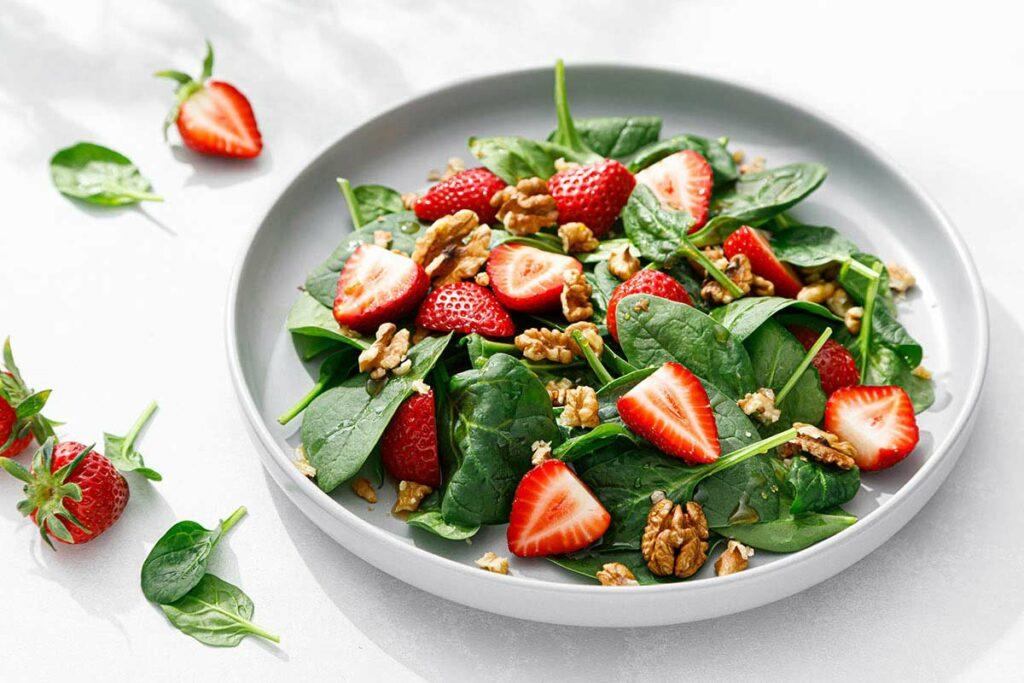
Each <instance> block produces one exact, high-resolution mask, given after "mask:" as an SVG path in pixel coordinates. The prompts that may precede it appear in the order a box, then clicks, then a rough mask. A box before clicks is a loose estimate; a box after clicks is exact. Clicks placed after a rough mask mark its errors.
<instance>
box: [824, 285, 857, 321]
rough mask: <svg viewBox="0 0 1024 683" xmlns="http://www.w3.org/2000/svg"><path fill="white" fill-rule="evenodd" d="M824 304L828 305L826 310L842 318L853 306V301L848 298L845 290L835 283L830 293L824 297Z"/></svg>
mask: <svg viewBox="0 0 1024 683" xmlns="http://www.w3.org/2000/svg"><path fill="white" fill-rule="evenodd" d="M825 306H827V307H828V310H830V311H832V312H833V313H835V314H836V315H838V316H839V317H840V318H842V317H843V316H844V315H846V312H847V311H849V310H850V308H852V307H853V301H852V300H851V299H850V295H849V294H847V293H846V290H845V289H843V288H842V287H839V286H838V285H837V286H836V288H835V291H834V292H832V295H831V296H830V297H829V298H827V299H825Z"/></svg>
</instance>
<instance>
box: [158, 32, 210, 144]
mask: <svg viewBox="0 0 1024 683" xmlns="http://www.w3.org/2000/svg"><path fill="white" fill-rule="evenodd" d="M153 75H154V76H156V77H157V78H169V79H171V80H172V81H175V82H176V83H177V84H178V87H177V89H176V90H175V91H174V105H173V106H172V107H171V110H170V111H169V112H167V116H165V117H164V140H165V141H166V140H167V129H168V128H170V127H171V126H172V125H173V124H175V123H177V121H178V113H179V112H180V111H181V105H182V104H184V103H185V100H187V99H188V98H190V97H192V95H194V94H195V93H196V92H198V91H199V90H202V89H203V86H204V85H206V81H207V80H209V78H210V76H212V75H213V45H212V44H210V41H209V40H207V41H206V57H204V58H203V70H202V71H201V72H200V74H199V78H192V77H191V76H189V75H188V74H187V73H185V72H184V71H176V70H174V69H167V70H165V71H157V72H156V73H155V74H153Z"/></svg>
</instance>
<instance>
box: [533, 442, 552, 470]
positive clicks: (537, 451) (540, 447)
mask: <svg viewBox="0 0 1024 683" xmlns="http://www.w3.org/2000/svg"><path fill="white" fill-rule="evenodd" d="M530 450H531V451H532V452H533V455H532V457H531V458H530V462H532V463H533V464H534V466H536V465H539V464H541V463H542V462H544V461H545V460H550V459H551V442H550V441H534V442H533V443H532V444H530Z"/></svg>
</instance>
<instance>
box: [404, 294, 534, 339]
mask: <svg viewBox="0 0 1024 683" xmlns="http://www.w3.org/2000/svg"><path fill="white" fill-rule="evenodd" d="M416 326H417V327H425V328H427V329H428V330H434V331H436V332H464V333H465V334H471V333H473V332H476V333H477V334H482V335H484V336H485V337H511V336H512V335H513V334H515V333H516V326H515V323H513V322H512V316H510V315H509V314H508V311H506V310H505V309H504V308H502V306H501V303H500V302H499V301H498V300H497V299H496V298H495V296H494V295H493V294H492V293H491V292H490V290H488V289H487V288H485V287H481V286H480V285H478V284H476V283H475V282H454V283H452V284H450V285H444V286H443V287H438V288H437V289H435V290H434V291H433V292H431V293H430V295H429V296H428V297H427V298H426V300H425V301H424V302H423V304H422V305H421V306H420V310H419V313H417V314H416Z"/></svg>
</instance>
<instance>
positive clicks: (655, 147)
mask: <svg viewBox="0 0 1024 683" xmlns="http://www.w3.org/2000/svg"><path fill="white" fill-rule="evenodd" d="M687 149H692V150H694V151H696V152H698V153H700V155H701V156H703V157H704V158H705V159H707V161H708V164H709V165H710V166H711V172H712V173H713V174H714V178H715V187H720V186H722V185H724V184H726V183H731V182H732V181H734V180H736V178H737V177H739V174H738V173H737V171H736V162H735V161H733V158H732V155H731V154H730V153H729V150H728V149H726V148H725V145H724V144H722V141H720V140H711V139H708V138H702V137H700V136H699V135H677V136H675V137H673V138H669V139H667V140H662V141H661V142H652V143H650V144H648V145H646V146H644V147H641V148H640V149H638V150H636V151H635V152H633V153H632V154H630V155H628V156H626V157H625V158H623V159H622V160H621V161H622V163H624V164H625V165H626V167H627V168H628V169H629V170H630V172H632V173H636V172H638V171H641V170H643V169H645V168H647V167H648V166H650V165H651V164H654V163H655V162H658V161H661V160H662V159H664V158H665V157H667V156H668V155H670V154H675V153H676V152H682V151H683V150H687Z"/></svg>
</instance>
